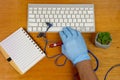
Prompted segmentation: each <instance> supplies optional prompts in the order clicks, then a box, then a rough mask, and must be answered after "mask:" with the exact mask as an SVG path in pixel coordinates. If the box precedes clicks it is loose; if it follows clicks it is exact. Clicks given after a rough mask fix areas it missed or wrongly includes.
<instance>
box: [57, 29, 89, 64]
mask: <svg viewBox="0 0 120 80" xmlns="http://www.w3.org/2000/svg"><path fill="white" fill-rule="evenodd" d="M59 34H60V37H61V39H62V41H63V45H62V53H63V54H64V55H65V56H66V57H67V58H68V59H70V60H71V61H72V63H73V64H76V63H78V62H81V61H84V60H89V59H90V57H89V55H88V51H87V48H86V44H85V42H84V39H83V37H82V35H81V34H80V33H79V32H78V31H77V30H74V29H72V28H70V27H65V28H63V30H62V31H60V32H59Z"/></svg>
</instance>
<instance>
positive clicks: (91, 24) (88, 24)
mask: <svg viewBox="0 0 120 80" xmlns="http://www.w3.org/2000/svg"><path fill="white" fill-rule="evenodd" d="M85 26H94V25H93V23H85Z"/></svg>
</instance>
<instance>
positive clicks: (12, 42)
mask: <svg viewBox="0 0 120 80" xmlns="http://www.w3.org/2000/svg"><path fill="white" fill-rule="evenodd" d="M0 50H1V52H2V54H3V55H4V56H5V58H6V60H7V61H8V62H9V63H10V64H11V65H12V66H13V67H14V68H15V69H16V70H17V71H18V72H19V73H20V74H24V73H25V72H27V71H28V70H29V69H30V68H31V67H33V66H34V65H35V64H36V63H37V62H39V61H40V60H41V59H43V58H44V57H45V54H44V52H43V51H42V50H41V48H40V47H39V46H38V45H37V44H36V43H35V41H33V39H32V38H31V37H30V36H29V34H28V33H27V32H26V31H25V30H24V29H23V28H19V29H18V30H17V31H15V32H14V33H13V34H11V35H10V36H9V37H7V38H6V39H4V40H3V41H1V42H0Z"/></svg>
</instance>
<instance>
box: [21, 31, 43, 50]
mask: <svg viewBox="0 0 120 80" xmlns="http://www.w3.org/2000/svg"><path fill="white" fill-rule="evenodd" d="M22 31H23V33H24V34H25V35H26V37H27V38H28V39H29V40H30V41H31V42H32V43H33V45H34V47H36V48H37V49H38V50H39V51H40V52H42V50H41V49H40V48H39V46H38V45H37V44H36V43H35V41H33V40H32V39H31V37H30V36H29V35H28V33H27V32H26V31H25V30H24V29H22Z"/></svg>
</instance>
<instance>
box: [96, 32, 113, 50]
mask: <svg viewBox="0 0 120 80" xmlns="http://www.w3.org/2000/svg"><path fill="white" fill-rule="evenodd" d="M98 34H99V33H97V35H96V37H95V45H96V46H97V47H101V48H104V49H106V48H108V47H110V45H111V42H110V43H109V44H107V45H103V44H101V43H99V42H98V41H97V38H98Z"/></svg>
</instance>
